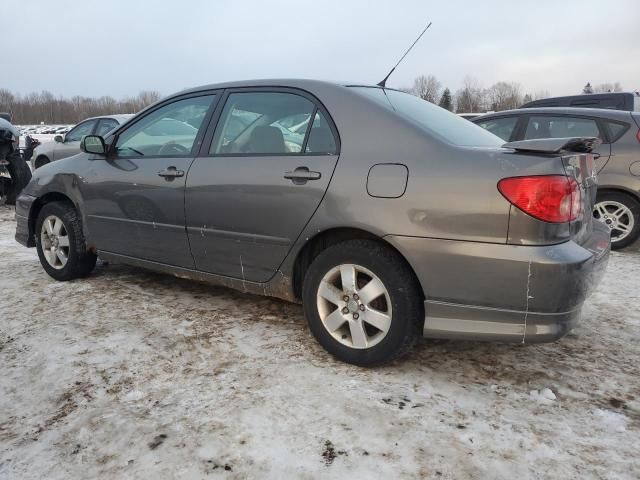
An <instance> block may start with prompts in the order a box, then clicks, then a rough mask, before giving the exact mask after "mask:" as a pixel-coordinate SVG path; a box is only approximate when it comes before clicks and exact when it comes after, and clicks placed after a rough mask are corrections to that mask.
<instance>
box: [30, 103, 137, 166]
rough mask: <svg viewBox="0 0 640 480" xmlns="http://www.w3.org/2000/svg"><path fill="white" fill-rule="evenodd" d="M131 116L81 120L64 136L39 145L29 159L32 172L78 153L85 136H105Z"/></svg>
mask: <svg viewBox="0 0 640 480" xmlns="http://www.w3.org/2000/svg"><path fill="white" fill-rule="evenodd" d="M131 117H133V115H130V114H121V115H106V116H102V117H93V118H87V119H86V120H83V121H82V122H80V123H79V124H78V125H76V126H75V127H73V128H72V129H71V130H69V132H68V133H67V134H66V135H56V136H55V137H54V139H53V141H51V142H45V143H43V144H42V145H39V146H38V147H37V148H36V149H35V150H34V151H33V156H32V157H31V167H32V169H33V170H35V169H36V168H40V167H41V166H43V165H46V164H47V163H49V162H53V161H55V160H60V159H61V158H66V157H70V156H72V155H76V154H78V153H80V140H82V137H84V136H85V135H100V136H105V135H106V134H107V133H108V132H110V131H111V130H113V129H114V128H116V127H118V126H120V125H122V124H123V123H125V122H126V121H127V120H129V119H130V118H131Z"/></svg>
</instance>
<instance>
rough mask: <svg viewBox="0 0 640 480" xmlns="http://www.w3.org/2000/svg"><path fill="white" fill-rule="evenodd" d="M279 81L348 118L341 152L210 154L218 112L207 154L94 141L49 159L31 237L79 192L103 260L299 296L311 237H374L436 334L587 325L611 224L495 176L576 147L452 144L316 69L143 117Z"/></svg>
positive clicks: (535, 170) (24, 216)
mask: <svg viewBox="0 0 640 480" xmlns="http://www.w3.org/2000/svg"><path fill="white" fill-rule="evenodd" d="M265 87H266V88H292V89H298V90H299V91H300V92H303V93H305V94H308V95H311V96H312V97H313V98H314V99H315V101H316V102H317V103H318V105H319V106H321V107H322V108H323V109H326V112H328V114H329V118H330V119H331V120H332V121H333V123H334V124H335V128H336V133H337V134H338V138H337V141H338V143H339V145H340V151H339V155H338V156H306V155H300V156H296V155H293V156H285V157H242V158H241V159H238V157H232V158H225V157H222V156H218V157H210V156H208V154H207V153H206V152H208V147H209V143H210V139H211V137H212V135H213V127H214V126H215V125H213V123H215V122H211V123H212V124H211V125H209V130H208V131H206V132H204V131H201V132H200V133H199V137H198V139H197V141H196V146H194V151H193V152H192V154H193V157H185V158H175V157H171V158H168V157H165V158H163V157H157V158H155V157H154V158H153V159H150V158H146V159H145V161H146V162H145V161H143V160H140V159H139V160H138V161H133V160H131V159H118V158H107V159H105V157H103V156H97V155H89V154H85V153H83V154H80V155H77V156H75V157H71V158H67V159H65V160H62V161H60V162H56V163H54V164H50V165H47V166H45V167H43V168H41V169H39V170H38V171H36V172H35V174H34V178H33V180H32V182H31V183H30V184H29V185H28V186H27V188H26V189H25V190H24V192H23V194H22V196H21V197H20V198H19V199H18V202H17V204H16V215H17V217H16V218H17V223H18V227H17V232H16V239H17V240H18V241H20V242H21V243H23V244H25V245H29V246H33V245H34V236H33V224H34V219H35V216H36V215H37V211H38V209H39V208H40V206H41V205H42V204H43V202H46V201H51V200H55V199H60V198H65V197H66V198H68V199H70V200H71V201H72V202H73V203H74V205H76V207H77V209H78V211H79V212H80V214H81V216H82V220H83V228H84V233H85V237H86V239H87V243H88V247H89V248H91V249H94V250H97V251H98V253H99V255H100V256H101V257H102V258H103V259H106V260H111V261H121V262H124V263H129V264H133V265H139V266H143V267H146V268H151V269H155V270H159V271H164V272H167V273H172V274H174V275H178V276H186V277H190V278H195V279H198V280H202V281H208V282H212V283H217V284H222V285H226V286H230V287H233V288H238V289H241V290H244V291H249V292H254V293H260V294H266V295H273V296H277V297H280V298H284V299H287V300H292V301H297V300H299V292H300V281H301V275H302V273H303V267H304V264H305V263H304V261H305V259H308V257H309V255H311V254H312V253H313V250H312V249H311V246H312V245H318V244H320V245H322V244H323V242H324V243H327V242H330V241H331V239H332V238H337V237H340V238H349V236H373V237H376V238H379V239H382V240H383V241H386V242H387V243H388V245H390V246H393V247H395V248H396V249H397V250H398V252H400V254H401V255H402V256H403V257H404V258H405V259H406V260H407V261H408V262H409V264H410V266H411V267H412V268H413V270H414V272H415V274H416V278H417V280H418V282H419V283H420V285H421V286H422V290H423V292H424V296H425V301H426V303H425V305H426V319H425V334H426V335H428V336H437V337H447V338H465V337H468V336H469V335H472V336H473V337H474V338H486V339H501V340H507V341H510V340H515V341H524V340H525V334H526V335H527V341H546V340H552V339H554V338H558V337H559V336H561V335H563V334H565V333H566V332H567V331H568V330H569V329H570V328H571V326H573V324H574V323H575V321H576V319H577V316H578V314H579V311H580V307H581V304H582V302H583V301H584V298H585V297H586V295H588V293H589V292H590V291H591V290H592V288H593V287H594V285H596V284H597V282H598V281H599V279H600V278H601V276H602V272H603V269H604V266H606V260H607V256H608V251H609V250H608V249H609V243H608V235H607V234H606V233H603V232H602V230H601V229H600V227H597V226H596V227H595V228H594V227H593V225H592V223H593V222H591V221H590V218H591V217H590V216H589V219H588V220H587V221H585V225H584V226H583V227H582V228H583V235H581V236H578V235H575V236H574V238H572V228H571V225H557V224H549V223H546V222H541V221H539V220H536V219H534V218H533V217H530V216H528V215H526V214H522V213H521V212H519V211H517V210H516V209H514V208H513V207H512V206H511V205H510V204H509V202H507V201H506V199H505V198H504V197H502V195H501V194H500V193H499V191H498V189H497V187H496V184H497V182H498V180H500V179H501V178H505V177H511V176H522V175H543V174H559V175H564V174H565V173H566V164H567V162H568V161H569V160H570V158H569V159H568V158H564V159H563V156H562V155H558V154H555V155H554V154H542V155H531V154H530V153H522V152H518V151H516V150H512V149H505V148H489V147H484V148H475V147H459V146H455V145H451V144H449V143H447V142H445V141H444V140H442V139H441V138H439V137H437V136H434V135H430V134H429V132H428V131H425V129H424V128H421V127H420V126H419V125H417V124H416V123H413V122H412V121H410V120H408V119H406V118H404V117H401V116H399V115H398V114H396V113H395V112H393V111H391V110H390V109H388V108H385V107H383V106H381V105H380V104H377V103H375V102H373V101H371V100H369V99H367V98H366V97H365V96H362V95H358V94H356V93H354V91H353V90H352V89H350V88H348V87H346V86H344V85H339V84H333V83H328V82H319V81H313V80H263V81H254V82H234V83H228V84H219V85H211V86H206V87H201V88H198V89H193V90H190V91H186V92H181V93H180V94H177V95H175V96H173V97H169V98H168V99H165V100H163V101H162V102H160V103H159V104H157V105H155V106H152V107H149V108H148V109H146V110H145V111H143V112H141V113H140V114H139V115H138V116H137V117H136V119H138V118H141V117H142V116H144V115H146V114H147V113H148V112H149V111H151V110H153V109H155V108H157V107H158V106H160V105H163V104H165V103H167V102H171V101H174V100H176V99H178V98H182V97H183V96H185V95H193V94H201V93H202V92H211V91H215V92H223V91H225V90H227V89H237V88H243V89H251V88H265ZM217 108H218V109H219V108H221V104H218V106H217ZM210 117H214V118H215V116H214V112H213V111H212V112H210ZM136 119H133V120H132V121H136ZM205 123H206V122H205ZM124 128H126V126H125V127H122V128H120V129H118V130H116V131H115V132H113V133H112V135H110V136H109V137H107V138H106V139H105V140H106V142H107V144H110V143H112V142H113V140H114V138H115V135H117V134H118V133H119V131H121V130H123V129H124ZM569 157H571V158H573V157H575V155H570V156H569ZM193 158H195V160H193ZM240 160H241V161H240ZM151 163H153V168H152V167H151V166H150V165H148V164H151ZM389 163H393V164H401V165H403V166H404V168H405V169H406V171H407V172H408V176H407V181H406V188H405V191H404V192H403V194H402V195H401V196H400V197H397V198H395V197H396V195H388V196H387V195H381V196H371V195H370V193H369V192H368V190H367V178H368V173H369V172H370V171H371V169H372V168H373V167H374V166H376V165H380V164H389ZM170 166H175V167H176V168H178V167H179V168H180V169H184V170H185V171H188V175H187V176H186V183H184V182H183V180H180V181H178V182H175V181H174V182H172V183H171V184H167V183H166V181H165V180H164V179H160V180H158V179H159V178H160V177H157V175H156V172H157V170H159V169H161V168H167V167H170ZM299 166H307V167H308V168H309V169H312V170H314V171H318V172H321V178H320V180H318V181H309V182H307V183H306V184H303V185H295V184H294V183H293V182H291V181H290V180H287V179H284V176H283V174H284V172H286V171H288V170H292V169H295V168H296V167H299ZM334 169H335V171H334ZM106 170H108V171H109V172H111V173H110V174H108V175H107V174H105V171H106ZM116 171H117V172H116ZM183 178H184V177H183ZM176 180H178V179H176ZM163 182H165V183H163ZM181 191H184V192H185V193H184V197H185V200H184V201H181V199H180V192H181ZM63 196H64V197H63ZM127 197H133V198H144V200H145V201H148V202H149V204H150V205H151V206H152V207H151V208H149V209H148V212H151V213H149V215H151V216H150V217H148V218H146V219H143V218H144V217H143V216H142V215H141V214H140V215H138V216H137V217H135V216H134V217H135V218H133V219H132V218H127V217H126V215H127V214H126V212H124V207H123V206H122V205H121V203H122V199H123V198H127ZM388 197H391V198H388ZM185 206H186V208H185ZM185 210H186V213H185ZM514 210H515V211H514ZM181 216H182V219H183V220H182V224H181V223H180V218H181ZM102 217H106V219H105V218H102ZM97 218H100V222H104V223H103V224H102V225H101V224H100V222H97V221H96V219H97ZM116 219H117V220H116ZM125 219H126V220H125ZM116 225H118V228H114V227H115V226H116ZM181 225H182V226H181ZM513 232H519V233H518V234H517V235H515V234H514V233H513ZM585 232H586V233H585ZM574 233H575V232H574ZM516 237H517V238H516ZM318 239H321V240H318ZM316 240H317V242H316ZM134 244H135V245H134ZM147 249H148V250H150V252H147V251H146V250H147ZM189 253H192V254H193V256H192V258H191V259H190V258H189V256H190V255H189ZM194 259H195V260H194ZM407 281H411V279H407ZM463 320H464V322H462V321H463ZM461 322H462V323H461ZM465 322H466V323H465ZM469 322H471V323H469ZM473 322H477V323H473ZM447 325H449V327H450V328H448V327H447Z"/></svg>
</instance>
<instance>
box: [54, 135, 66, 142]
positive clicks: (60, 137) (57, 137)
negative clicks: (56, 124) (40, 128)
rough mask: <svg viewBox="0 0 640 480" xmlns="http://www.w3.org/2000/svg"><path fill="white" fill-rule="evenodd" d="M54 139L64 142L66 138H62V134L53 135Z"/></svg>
mask: <svg viewBox="0 0 640 480" xmlns="http://www.w3.org/2000/svg"><path fill="white" fill-rule="evenodd" d="M53 140H54V141H55V142H56V143H62V142H64V138H62V135H56V136H55V137H53Z"/></svg>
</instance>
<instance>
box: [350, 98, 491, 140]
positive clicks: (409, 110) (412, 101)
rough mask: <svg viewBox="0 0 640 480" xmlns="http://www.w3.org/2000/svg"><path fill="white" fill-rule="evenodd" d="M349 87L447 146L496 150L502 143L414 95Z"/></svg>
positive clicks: (480, 129) (462, 119) (475, 126)
mask: <svg viewBox="0 0 640 480" xmlns="http://www.w3.org/2000/svg"><path fill="white" fill-rule="evenodd" d="M352 88H353V89H354V90H356V91H357V92H358V93H359V94H361V95H364V96H366V97H368V98H371V99H373V100H374V101H376V102H377V103H379V104H381V105H384V106H385V107H387V108H389V109H391V110H393V111H394V112H396V113H397V114H398V115H401V116H402V117H405V118H408V119H409V120H411V121H413V122H415V123H417V124H418V125H420V126H421V127H423V128H424V129H426V130H428V131H429V132H430V133H433V134H434V135H436V136H438V137H440V138H441V139H443V140H444V141H446V142H448V143H452V144H454V145H460V146H465V147H499V146H501V145H503V144H504V140H502V139H501V138H499V137H497V136H495V135H494V134H492V133H489V132H488V131H486V130H485V129H483V128H481V127H479V126H477V125H475V124H474V123H471V122H470V121H469V120H465V119H464V118H462V117H459V116H458V115H456V114H454V113H451V112H449V111H448V110H445V109H444V108H440V107H438V106H436V105H434V104H433V103H430V102H427V101H425V100H422V99H421V98H418V97H416V96H414V95H409V94H408V93H403V92H399V91H397V90H389V89H382V88H375V87H352Z"/></svg>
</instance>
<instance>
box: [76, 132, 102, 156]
mask: <svg viewBox="0 0 640 480" xmlns="http://www.w3.org/2000/svg"><path fill="white" fill-rule="evenodd" d="M80 150H82V151H83V152H85V153H95V154H97V155H106V153H107V147H106V145H105V143H104V138H102V137H101V136H100V135H85V136H84V137H83V138H82V140H81V141H80Z"/></svg>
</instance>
